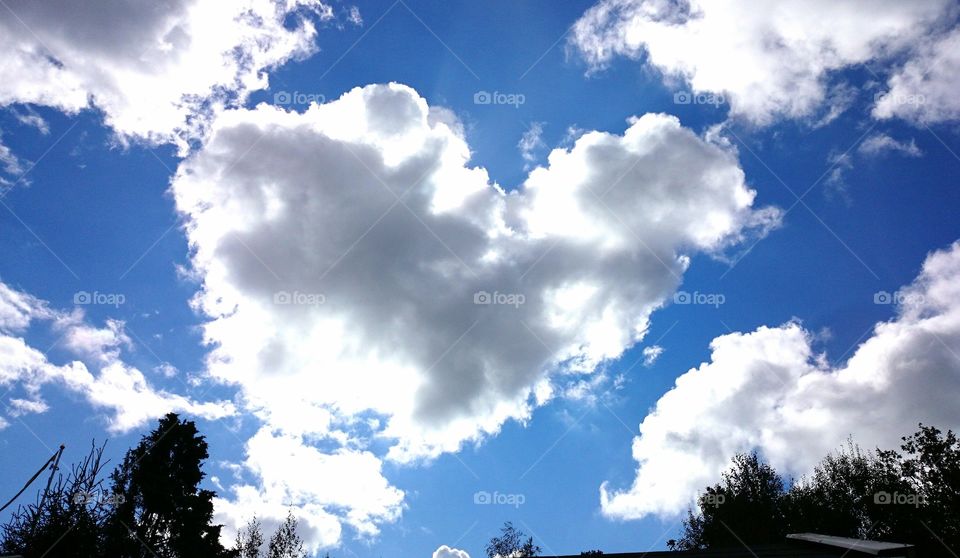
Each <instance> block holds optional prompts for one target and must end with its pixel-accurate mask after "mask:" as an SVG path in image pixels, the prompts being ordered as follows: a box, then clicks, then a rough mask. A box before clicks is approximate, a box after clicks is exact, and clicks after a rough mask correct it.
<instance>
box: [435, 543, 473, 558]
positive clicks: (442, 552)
mask: <svg viewBox="0 0 960 558" xmlns="http://www.w3.org/2000/svg"><path fill="white" fill-rule="evenodd" d="M433 558H470V554H468V553H467V551H466V550H460V549H459V548H451V547H449V546H447V545H445V544H442V545H440V547H439V548H437V549H436V550H434V551H433Z"/></svg>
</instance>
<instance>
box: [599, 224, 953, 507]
mask: <svg viewBox="0 0 960 558" xmlns="http://www.w3.org/2000/svg"><path fill="white" fill-rule="evenodd" d="M878 297H879V298H878V300H879V301H880V302H889V301H891V300H896V301H899V303H900V305H899V307H898V313H897V316H896V317H895V318H893V319H891V320H890V321H887V322H882V323H878V324H877V325H876V326H875V328H874V331H873V334H872V336H871V337H870V338H869V339H867V340H866V341H864V342H863V343H862V344H860V345H859V346H858V347H857V348H856V351H855V353H854V354H853V356H852V357H851V358H850V359H849V360H848V361H846V362H845V363H841V364H836V365H834V364H831V363H829V362H828V361H827V360H826V355H822V354H816V353H815V351H814V350H813V348H812V347H811V343H812V342H813V334H811V333H810V332H808V331H806V330H804V329H803V328H802V327H801V325H799V324H798V323H787V324H784V325H782V326H780V327H774V328H770V327H761V328H759V329H757V330H756V331H753V332H750V333H732V334H729V335H724V336H722V337H718V338H716V339H714V340H713V343H712V344H711V348H712V355H711V360H710V362H708V363H704V364H701V365H700V366H699V367H698V368H695V369H691V370H690V371H689V372H687V373H686V374H683V375H682V376H680V377H679V378H678V379H677V381H676V386H675V387H674V388H673V389H672V390H671V391H669V392H668V393H667V394H665V395H664V396H663V397H661V398H660V400H659V401H658V402H657V405H656V407H655V409H654V410H653V411H652V412H651V413H650V414H649V415H647V417H646V418H645V419H644V420H643V422H642V423H641V425H640V436H639V437H637V438H635V439H634V442H633V456H634V459H636V460H637V462H638V463H639V467H638V469H637V476H636V479H635V481H634V483H633V485H632V486H631V487H630V488H628V489H626V490H612V491H611V490H610V489H609V488H608V486H607V485H606V484H604V485H603V486H602V487H601V492H600V494H601V503H602V507H603V511H604V513H605V514H607V515H608V516H613V517H618V518H637V517H642V516H644V515H647V514H663V515H669V514H675V513H678V512H681V511H683V510H685V509H686V507H687V506H688V505H690V504H691V503H692V501H693V498H694V497H695V495H696V494H697V492H698V490H702V489H703V487H705V486H707V485H708V484H713V483H715V482H716V481H717V479H718V478H719V475H720V472H721V471H722V470H723V469H725V468H726V467H727V466H728V465H729V460H730V458H731V457H732V456H733V455H734V454H735V453H737V452H747V451H751V450H758V451H760V452H761V453H762V454H763V455H764V456H765V457H766V458H767V459H769V460H770V462H771V463H772V464H773V465H774V467H776V468H777V469H778V470H779V471H780V472H782V473H786V474H791V475H794V476H799V475H801V474H804V473H807V472H809V471H810V470H811V469H812V467H813V465H814V464H815V462H816V461H817V460H819V459H820V458H821V457H823V456H824V455H826V454H827V453H828V452H830V451H833V450H834V449H836V448H837V447H839V446H840V445H841V444H842V443H843V441H844V440H845V439H846V438H847V437H849V436H852V437H853V439H854V440H855V441H856V442H858V443H859V444H861V445H863V446H864V447H868V448H870V447H877V446H879V447H884V448H892V447H897V446H898V443H899V437H900V436H902V435H906V434H909V433H911V432H913V431H914V430H915V429H916V426H917V423H919V422H924V423H926V424H932V425H936V426H939V427H942V428H953V429H957V428H958V427H960V407H958V406H957V401H958V400H960V375H958V371H960V242H958V243H955V244H954V245H953V246H951V247H950V248H949V249H947V250H943V251H938V252H935V253H933V254H931V255H930V256H929V257H928V258H927V260H926V261H925V263H924V264H923V269H922V271H921V273H920V275H919V277H918V278H917V279H916V280H915V281H914V282H913V283H912V284H911V285H909V286H907V287H905V288H904V289H902V290H901V291H899V292H898V293H896V294H894V295H890V294H885V293H881V294H879V295H878Z"/></svg>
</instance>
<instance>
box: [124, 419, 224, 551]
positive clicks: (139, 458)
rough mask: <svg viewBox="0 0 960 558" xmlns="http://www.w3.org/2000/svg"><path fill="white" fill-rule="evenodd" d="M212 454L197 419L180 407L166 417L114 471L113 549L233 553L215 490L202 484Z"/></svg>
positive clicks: (129, 452)
mask: <svg viewBox="0 0 960 558" xmlns="http://www.w3.org/2000/svg"><path fill="white" fill-rule="evenodd" d="M207 457H208V453H207V442H206V440H205V439H204V437H203V436H201V435H200V434H199V433H198V431H197V427H196V425H195V424H194V423H193V422H192V421H186V420H183V421H182V420H180V418H179V417H178V416H177V415H176V414H175V413H169V414H167V415H166V416H165V417H163V418H162V419H160V422H159V424H158V425H157V428H156V429H154V430H153V431H152V432H151V433H150V434H148V435H146V436H144V437H143V438H142V439H141V441H140V443H139V444H138V445H137V447H135V448H133V449H131V450H129V451H128V452H127V454H126V456H125V457H124V459H123V462H122V463H121V464H120V466H119V467H117V469H116V470H115V471H114V473H113V475H112V476H111V479H112V481H113V492H114V493H115V494H117V495H118V496H119V497H120V499H121V501H120V502H119V503H118V505H117V507H116V509H115V510H114V513H113V514H112V515H111V517H110V520H109V522H108V524H107V529H106V539H107V540H106V553H107V555H108V556H123V557H128V556H142V557H154V556H156V557H160V558H167V557H170V558H174V557H176V558H192V557H197V558H211V557H220V556H229V555H230V553H228V552H227V551H226V550H225V549H224V548H223V546H222V545H221V544H220V528H221V526H220V525H213V524H212V523H211V521H212V518H213V496H214V493H213V492H212V491H209V490H202V489H200V482H201V481H202V480H203V478H204V473H203V471H202V466H203V462H204V460H205V459H207Z"/></svg>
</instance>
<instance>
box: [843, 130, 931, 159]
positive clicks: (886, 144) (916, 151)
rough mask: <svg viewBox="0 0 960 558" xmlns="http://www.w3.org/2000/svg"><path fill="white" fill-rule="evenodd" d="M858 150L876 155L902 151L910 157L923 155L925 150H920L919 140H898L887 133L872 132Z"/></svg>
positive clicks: (865, 153)
mask: <svg viewBox="0 0 960 558" xmlns="http://www.w3.org/2000/svg"><path fill="white" fill-rule="evenodd" d="M857 151H859V152H860V153H862V154H864V155H869V156H876V155H881V154H884V153H889V152H893V153H901V154H903V155H906V156H908V157H919V156H921V155H923V152H922V151H920V148H919V147H917V142H915V141H913V140H912V139H911V140H910V141H909V142H905V141H898V140H895V139H893V138H892V137H890V136H888V135H887V134H880V133H877V134H871V135H870V137H868V138H867V139H865V140H863V141H862V142H861V143H860V145H859V147H857Z"/></svg>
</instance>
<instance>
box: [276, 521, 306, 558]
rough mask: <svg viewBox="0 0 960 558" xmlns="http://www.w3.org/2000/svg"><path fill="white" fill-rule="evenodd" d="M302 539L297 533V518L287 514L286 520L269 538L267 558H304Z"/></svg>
mask: <svg viewBox="0 0 960 558" xmlns="http://www.w3.org/2000/svg"><path fill="white" fill-rule="evenodd" d="M306 555H307V553H306V552H305V551H304V550H303V539H301V538H300V535H299V534H298V533H297V518H295V517H294V516H293V512H287V518H286V519H285V520H284V521H283V523H281V524H280V526H279V527H277V530H276V532H275V533H274V534H273V536H272V537H270V548H269V552H268V554H267V556H268V558H305V557H306Z"/></svg>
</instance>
